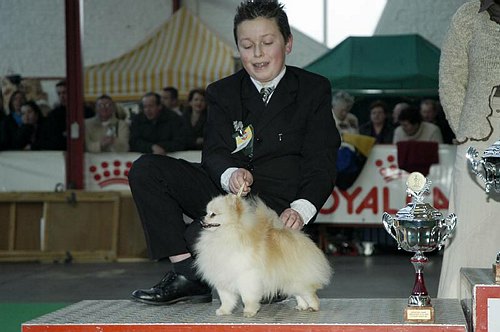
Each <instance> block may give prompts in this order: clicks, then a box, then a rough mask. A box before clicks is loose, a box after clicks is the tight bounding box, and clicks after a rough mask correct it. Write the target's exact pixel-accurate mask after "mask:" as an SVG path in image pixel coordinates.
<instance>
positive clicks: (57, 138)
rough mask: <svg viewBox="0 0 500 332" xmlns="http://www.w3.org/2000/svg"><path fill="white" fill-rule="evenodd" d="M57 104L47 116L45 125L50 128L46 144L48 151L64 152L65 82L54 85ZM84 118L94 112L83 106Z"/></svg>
mask: <svg viewBox="0 0 500 332" xmlns="http://www.w3.org/2000/svg"><path fill="white" fill-rule="evenodd" d="M56 92H57V97H58V98H59V102H58V104H57V105H56V106H55V107H54V109H53V110H52V111H51V112H50V113H49V114H48V115H47V125H48V126H50V127H51V132H52V135H51V138H50V142H48V144H49V146H50V150H66V143H67V132H66V131H67V128H66V127H67V125H66V106H67V87H66V80H61V81H59V82H57V84H56ZM83 112H84V117H85V118H86V119H88V118H91V117H93V116H94V111H93V110H92V109H91V108H90V107H88V106H86V105H84V106H83Z"/></svg>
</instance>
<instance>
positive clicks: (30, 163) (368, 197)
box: [0, 145, 455, 225]
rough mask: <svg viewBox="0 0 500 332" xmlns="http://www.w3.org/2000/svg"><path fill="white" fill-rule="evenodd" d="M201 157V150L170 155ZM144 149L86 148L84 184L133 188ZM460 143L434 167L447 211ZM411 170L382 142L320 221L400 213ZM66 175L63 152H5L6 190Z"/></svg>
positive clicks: (1, 185) (437, 203) (0, 177)
mask: <svg viewBox="0 0 500 332" xmlns="http://www.w3.org/2000/svg"><path fill="white" fill-rule="evenodd" d="M169 155H171V156H173V157H176V158H182V159H186V160H188V161H191V162H199V161H200V159H201V152H200V151H181V152H176V153H172V154H169ZM139 156H140V154H138V153H85V161H84V186H85V190H88V191H100V190H115V191H129V190H130V188H129V186H128V177H127V176H128V172H129V170H130V167H131V166H132V163H133V162H134V161H135V160H136V159H137V158H138V157H139ZM454 161H455V146H452V145H440V146H439V164H435V165H432V166H431V167H430V171H429V174H428V175H427V178H428V179H429V180H431V181H432V184H431V193H430V195H429V197H428V198H427V200H426V201H427V202H429V203H430V204H431V205H433V206H434V207H435V208H437V209H439V210H441V212H443V214H446V213H447V209H448V199H449V191H450V187H451V182H452V169H453V164H454ZM407 177H408V172H406V171H404V170H401V169H399V168H398V163H397V150H396V146H394V145H376V146H374V148H373V149H372V151H371V153H370V155H369V157H368V159H367V161H366V164H365V166H364V168H363V171H362V172H361V174H360V175H359V177H358V178H357V179H356V181H355V182H354V184H353V185H352V186H351V187H350V188H349V189H347V190H345V191H341V190H338V188H335V189H334V191H333V193H332V194H331V195H330V197H329V198H328V200H327V202H326V203H325V205H324V206H323V208H322V209H321V211H320V213H319V215H318V217H317V220H316V222H317V223H337V224H345V225H349V224H355V225H359V224H366V225H369V224H380V223H381V218H382V214H383V213H384V212H388V213H390V214H395V213H396V212H397V210H399V209H400V208H402V207H403V206H405V205H406V202H407V200H408V197H407V195H406V192H405V190H406V185H405V182H406V178H407ZM65 178H66V171H65V161H64V153H63V152H52V151H40V152H35V151H29V152H21V151H13V152H10V151H8V152H1V153H0V190H1V191H4V192H8V191H54V190H55V187H56V186H57V185H58V184H64V183H65Z"/></svg>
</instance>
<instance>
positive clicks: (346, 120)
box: [332, 91, 455, 144]
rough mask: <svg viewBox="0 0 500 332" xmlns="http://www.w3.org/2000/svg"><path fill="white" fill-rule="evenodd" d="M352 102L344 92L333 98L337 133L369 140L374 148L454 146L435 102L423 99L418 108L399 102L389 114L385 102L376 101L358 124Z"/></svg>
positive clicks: (446, 122)
mask: <svg viewBox="0 0 500 332" xmlns="http://www.w3.org/2000/svg"><path fill="white" fill-rule="evenodd" d="M354 102H355V101H354V97H353V96H351V95H350V94H348V93H347V92H345V91H339V92H337V93H336V94H335V95H334V96H333V99H332V112H333V117H334V119H335V123H336V125H337V129H338V131H339V132H340V133H348V134H359V135H366V136H371V137H374V138H375V143H377V144H396V143H398V142H402V141H429V142H436V143H439V144H454V143H455V135H454V134H453V131H452V130H451V128H450V126H449V124H448V121H447V120H446V118H445V116H444V112H443V109H442V108H441V106H440V103H439V102H438V101H437V100H433V99H423V100H421V101H420V104H418V105H411V104H408V103H406V102H400V103H397V104H395V105H394V107H393V108H392V113H391V111H390V109H389V106H388V104H387V103H386V102H385V101H383V100H375V101H374V102H372V103H371V104H370V105H369V107H368V111H369V115H370V119H369V120H368V121H367V122H364V123H361V124H359V121H358V118H357V116H356V115H354V114H353V113H351V110H352V108H353V105H354Z"/></svg>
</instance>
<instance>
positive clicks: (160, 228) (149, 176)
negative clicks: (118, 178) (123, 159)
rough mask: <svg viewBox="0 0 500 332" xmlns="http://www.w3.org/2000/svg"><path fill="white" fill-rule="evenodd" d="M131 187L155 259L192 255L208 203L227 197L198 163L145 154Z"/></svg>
mask: <svg viewBox="0 0 500 332" xmlns="http://www.w3.org/2000/svg"><path fill="white" fill-rule="evenodd" d="M129 184H130V189H131V191H132V196H133V198H134V202H135V205H136V207H137V211H138V212H139V217H140V218H141V222H142V226H143V229H144V234H145V236H146V242H147V245H148V251H149V254H150V257H151V258H152V259H160V258H165V257H169V256H174V255H178V254H183V253H187V252H191V250H192V245H193V244H194V242H195V241H196V239H197V237H198V235H199V232H200V230H201V225H200V223H198V222H193V223H191V224H190V225H186V223H185V222H184V220H183V214H185V215H187V216H189V217H190V218H192V219H199V218H201V217H203V216H204V215H205V214H206V211H205V208H206V206H207V203H208V202H209V201H210V200H211V199H212V198H213V197H215V196H218V195H220V194H223V192H222V191H221V189H219V186H217V185H216V184H215V183H214V182H213V181H212V180H211V179H210V177H209V176H208V174H207V173H206V172H205V170H204V169H203V168H202V167H201V165H200V164H198V163H190V162H188V161H185V160H182V159H175V158H172V157H168V156H161V155H153V154H145V155H142V156H141V157H140V158H139V159H137V160H136V161H135V162H134V164H133V165H132V168H131V169H130V172H129Z"/></svg>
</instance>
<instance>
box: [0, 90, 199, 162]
mask: <svg viewBox="0 0 500 332" xmlns="http://www.w3.org/2000/svg"><path fill="white" fill-rule="evenodd" d="M66 88H67V87H66V81H65V80H62V81H59V82H58V83H57V84H56V92H57V96H58V102H57V104H56V105H55V106H54V108H53V109H49V110H48V111H46V112H43V111H42V109H41V107H40V106H39V105H38V103H37V102H35V101H34V100H27V97H26V94H25V93H24V92H23V91H22V89H18V90H16V91H14V92H13V93H12V94H11V95H10V96H9V101H8V104H7V107H6V108H5V109H4V108H3V104H4V103H3V102H1V103H0V104H1V105H2V106H1V109H0V151H1V150H55V151H64V150H66V145H67V119H66V116H67V111H66V108H67V92H66ZM206 108H207V103H206V101H205V90H204V89H202V88H195V89H192V90H191V91H190V92H189V94H188V98H187V103H186V104H185V105H183V104H182V103H181V102H180V101H179V92H178V90H177V89H176V88H175V87H172V86H169V87H165V88H164V89H163V90H162V91H161V92H160V93H156V92H147V93H145V94H144V95H143V97H142V99H141V101H140V109H141V110H140V112H139V113H138V114H130V115H128V114H127V112H125V110H124V109H123V108H122V107H121V106H120V105H118V104H117V103H116V102H115V101H114V100H113V98H112V97H111V96H109V95H107V94H103V95H102V96H100V97H98V98H97V100H96V101H95V103H94V104H93V105H92V107H91V106H89V105H88V104H85V105H84V106H83V112H84V119H85V120H84V133H85V151H87V152H129V151H130V152H140V153H154V154H167V153H169V152H175V151H182V150H201V147H202V144H203V130H204V125H205V122H206Z"/></svg>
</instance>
